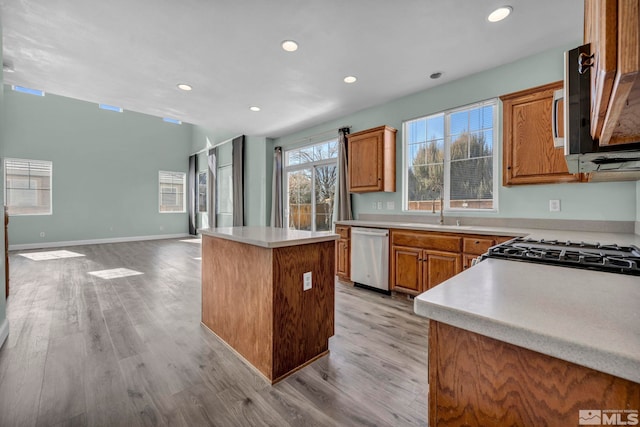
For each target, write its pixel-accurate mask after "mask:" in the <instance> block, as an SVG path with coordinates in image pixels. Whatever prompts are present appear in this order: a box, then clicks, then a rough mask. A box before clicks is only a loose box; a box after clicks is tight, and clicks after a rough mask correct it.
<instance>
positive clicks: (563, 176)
mask: <svg viewBox="0 0 640 427" xmlns="http://www.w3.org/2000/svg"><path fill="white" fill-rule="evenodd" d="M562 87H563V84H562V82H561V81H560V82H556V83H550V84H547V85H544V86H538V87H534V88H531V89H527V90H523V91H520V92H515V93H511V94H508V95H503V96H501V97H500V99H501V100H502V110H503V112H502V116H503V127H502V132H503V165H502V167H503V170H502V183H503V185H507V186H508V185H516V184H550V183H558V182H578V181H581V180H582V179H583V176H582V175H581V174H570V173H569V170H568V169H567V162H566V161H565V158H564V151H563V150H562V149H560V148H555V147H554V145H553V131H552V124H551V121H552V119H551V113H552V111H551V110H552V108H553V93H554V92H555V91H556V90H559V89H562Z"/></svg>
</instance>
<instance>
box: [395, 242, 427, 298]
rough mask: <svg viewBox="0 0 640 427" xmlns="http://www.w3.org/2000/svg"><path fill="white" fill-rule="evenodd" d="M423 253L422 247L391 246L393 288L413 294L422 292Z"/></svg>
mask: <svg viewBox="0 0 640 427" xmlns="http://www.w3.org/2000/svg"><path fill="white" fill-rule="evenodd" d="M422 255H423V250H422V249H418V248H408V247H404V246H395V245H394V246H392V247H391V290H398V291H401V292H406V293H409V294H412V295H417V294H419V293H420V292H422V290H423V289H422Z"/></svg>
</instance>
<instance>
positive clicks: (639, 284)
mask: <svg viewBox="0 0 640 427" xmlns="http://www.w3.org/2000/svg"><path fill="white" fill-rule="evenodd" d="M539 234H540V232H538V235H539ZM555 235H556V236H557V235H564V236H566V237H565V238H567V239H571V238H572V239H574V240H577V241H580V240H581V239H584V240H586V241H604V242H607V241H612V242H613V241H615V242H618V243H625V244H633V245H636V246H638V244H639V243H640V236H636V235H629V234H626V235H608V234H605V233H602V234H601V235H598V233H576V232H573V233H569V232H562V233H558V232H555ZM578 235H579V238H578ZM533 237H538V236H535V235H534V236H533ZM540 237H549V236H548V235H545V236H540ZM639 303H640V279H639V277H638V276H631V275H623V274H614V273H608V272H598V271H589V270H581V269H575V268H568V267H561V266H552V265H541V264H532V263H526V262H517V261H510V260H500V259H487V260H484V261H482V262H480V263H478V264H477V265H476V266H474V267H473V268H470V269H469V270H467V271H464V272H462V273H460V274H458V275H457V276H455V277H453V278H452V279H449V280H448V281H446V282H444V283H442V284H440V285H438V286H436V287H434V288H433V289H430V290H429V291H427V292H425V293H423V294H421V295H419V296H418V297H416V299H415V300H414V310H415V312H416V313H417V314H418V315H421V316H424V317H427V318H429V319H430V322H429V362H428V363H429V424H430V425H437V426H459V425H469V426H480V425H484V426H486V425H536V426H538V425H540V426H542V425H546V426H567V425H578V422H579V416H580V415H581V413H580V411H589V410H592V411H600V412H593V414H592V415H594V416H595V415H597V414H600V415H601V417H602V419H603V420H604V419H605V416H606V420H605V421H607V422H608V421H610V420H613V421H615V423H617V424H614V425H627V424H622V422H627V421H629V424H628V425H634V424H633V422H634V420H635V419H638V411H640V310H639V309H638V308H639V305H638V304H639ZM582 415H585V417H586V416H588V414H586V413H585V412H583V413H582ZM613 421H612V423H613ZM603 424H605V422H604V421H603ZM598 425H599V424H598Z"/></svg>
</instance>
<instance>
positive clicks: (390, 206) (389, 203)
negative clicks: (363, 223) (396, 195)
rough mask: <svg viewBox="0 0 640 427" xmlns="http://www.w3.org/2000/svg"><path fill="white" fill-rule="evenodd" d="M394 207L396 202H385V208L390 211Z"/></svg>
mask: <svg viewBox="0 0 640 427" xmlns="http://www.w3.org/2000/svg"><path fill="white" fill-rule="evenodd" d="M395 208H396V202H387V210H388V211H392V210H394V209H395Z"/></svg>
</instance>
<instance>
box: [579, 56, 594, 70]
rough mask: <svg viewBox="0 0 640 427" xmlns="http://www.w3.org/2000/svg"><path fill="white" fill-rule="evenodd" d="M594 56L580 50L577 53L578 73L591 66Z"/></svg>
mask: <svg viewBox="0 0 640 427" xmlns="http://www.w3.org/2000/svg"><path fill="white" fill-rule="evenodd" d="M593 63H594V57H593V55H587V54H586V53H584V52H582V53H581V54H580V55H578V73H580V74H584V73H586V72H587V70H588V69H589V68H590V67H593Z"/></svg>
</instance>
